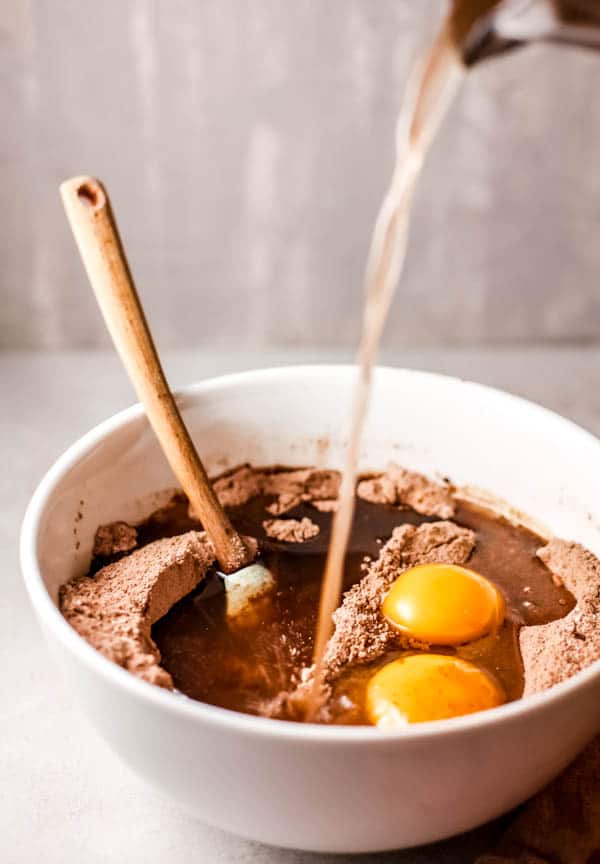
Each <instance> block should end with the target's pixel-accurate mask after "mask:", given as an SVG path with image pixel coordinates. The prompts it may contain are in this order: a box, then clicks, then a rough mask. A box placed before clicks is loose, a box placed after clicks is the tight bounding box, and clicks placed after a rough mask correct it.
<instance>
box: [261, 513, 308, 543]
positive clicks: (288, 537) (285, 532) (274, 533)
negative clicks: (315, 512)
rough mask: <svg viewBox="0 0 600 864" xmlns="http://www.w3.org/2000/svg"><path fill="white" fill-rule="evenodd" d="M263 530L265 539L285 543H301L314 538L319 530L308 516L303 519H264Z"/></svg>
mask: <svg viewBox="0 0 600 864" xmlns="http://www.w3.org/2000/svg"><path fill="white" fill-rule="evenodd" d="M263 528H264V529H265V534H266V535H267V537H271V538H272V539H273V540H284V541H285V542H286V543H303V542H304V541H305V540H310V539H311V538H312V537H316V536H317V534H318V533H319V531H320V530H321V529H320V528H319V526H318V525H315V523H314V522H313V521H312V519H309V518H308V516H304V518H303V519H265V521H264V522H263Z"/></svg>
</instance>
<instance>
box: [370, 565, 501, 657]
mask: <svg viewBox="0 0 600 864" xmlns="http://www.w3.org/2000/svg"><path fill="white" fill-rule="evenodd" d="M382 612H383V615H384V616H385V618H386V619H387V620H388V621H389V623H390V624H391V625H392V626H393V627H395V628H397V629H398V630H401V631H403V632H404V633H406V634H407V635H408V636H413V637H414V638H415V639H420V640H422V641H423V642H427V643H428V644H430V645H461V644H464V643H465V642H471V641H472V640H473V639H479V638H481V637H482V636H485V635H487V634H488V633H493V632H494V631H495V630H497V629H498V627H499V626H500V624H501V623H502V621H503V619H504V600H503V599H502V595H501V594H500V592H499V591H498V589H497V588H496V586H495V585H493V584H492V583H491V582H488V580H487V579H484V578H483V576H480V575H479V573H475V572H474V571H473V570H467V568H466V567H458V566H455V565H453V564H421V565H419V566H418V567H411V568H409V569H408V570H405V571H404V573H402V575H401V576H399V577H398V578H397V579H396V581H395V582H394V584H393V585H392V587H391V589H390V591H389V593H388V594H387V596H386V597H385V600H384V601H383V605H382Z"/></svg>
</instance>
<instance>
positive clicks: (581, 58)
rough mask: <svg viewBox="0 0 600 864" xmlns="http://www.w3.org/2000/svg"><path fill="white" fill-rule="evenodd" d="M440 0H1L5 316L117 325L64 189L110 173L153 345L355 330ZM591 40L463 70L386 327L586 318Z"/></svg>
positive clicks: (14, 338)
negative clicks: (104, 315)
mask: <svg viewBox="0 0 600 864" xmlns="http://www.w3.org/2000/svg"><path fill="white" fill-rule="evenodd" d="M442 5H443V4H442V3H441V2H436V0H418V2H416V0H162V2H161V0H154V2H152V0H103V2H102V3H97V2H92V0H0V10H1V15H0V76H1V85H2V86H1V92H0V117H1V118H2V121H1V127H2V131H1V134H0V197H1V208H0V286H1V294H2V311H1V317H0V338H1V341H2V344H3V345H4V346H6V347H31V346H43V347H62V346H95V345H101V344H105V343H106V337H105V335H104V332H103V327H102V325H101V322H100V318H99V314H98V312H97V310H96V308H95V305H94V302H93V300H92V298H91V296H90V291H89V289H88V287H87V284H86V281H85V279H84V277H83V274H82V271H81V266H80V264H79V261H78V259H77V256H76V254H75V251H74V246H73V242H72V239H71V237H70V235H69V233H68V230H67V228H66V225H65V221H64V218H63V215H62V211H61V207H60V204H59V199H58V193H57V186H58V183H59V182H60V180H61V179H64V178H65V177H68V176H70V175H73V174H77V173H82V172H89V173H94V174H97V175H98V176H100V177H101V178H103V179H104V180H105V182H106V183H107V185H108V188H109V190H110V191H111V193H112V197H113V201H114V205H115V208H116V211H117V215H118V218H119V221H120V225H121V230H122V234H123V237H124V240H125V243H126V246H127V248H128V250H129V254H130V260H131V263H132V266H133V269H134V273H135V274H136V276H137V282H138V286H139V288H140V291H141V293H142V295H143V298H144V300H145V302H146V304H147V307H148V311H149V315H150V318H151V321H152V324H153V327H154V329H155V331H156V335H157V337H158V341H159V343H160V345H161V346H163V347H167V346H174V345H177V344H182V343H183V344H185V345H188V346H196V345H198V346H200V345H201V346H210V345H214V346H216V347H224V346H226V345H228V344H234V345H235V346H236V347H240V346H244V345H245V346H251V347H253V348H255V347H262V346H269V345H277V344H281V343H284V342H285V343H288V344H299V345H306V344H317V343H319V344H323V343H328V344H331V343H333V344H338V345H342V344H343V345H346V344H349V343H351V342H352V341H353V340H354V339H355V338H356V335H357V332H358V323H359V310H360V304H361V296H362V284H361V283H362V274H363V268H364V260H365V255H366V250H367V245H368V239H369V234H370V231H371V226H372V222H373V219H374V215H375V212H376V209H377V205H378V202H379V198H380V196H381V194H382V191H383V189H384V186H385V183H386V181H387V178H388V175H389V172H390V169H391V163H392V155H393V153H392V151H393V140H392V134H393V126H394V121H395V115H396V111H397V108H398V105H399V101H400V96H401V93H402V88H403V84H404V81H405V78H406V75H407V71H408V68H409V65H410V62H411V60H412V59H413V57H414V56H415V53H416V51H417V49H418V47H419V46H420V45H421V44H422V43H423V42H424V40H425V39H426V37H427V34H428V33H429V32H430V31H431V29H432V27H433V25H434V22H435V19H436V16H437V13H438V12H439V11H440V9H441V8H442ZM599 83H600V56H598V55H593V54H591V53H590V54H588V53H584V52H581V53H577V52H575V51H572V50H568V49H567V50H560V49H556V48H548V47H541V46H540V47H535V48H531V49H528V50H527V51H523V52H521V53H518V54H514V55H513V56H512V57H510V58H506V59H503V60H501V61H495V62H491V63H489V64H488V65H485V66H483V65H482V66H481V67H479V68H478V69H476V70H475V71H474V73H473V74H472V76H471V77H470V78H469V80H467V82H466V84H465V86H464V89H463V91H462V93H461V95H460V97H459V101H458V104H457V105H456V106H455V109H454V111H453V113H452V116H451V117H450V118H449V120H448V122H447V123H446V125H445V126H444V128H443V130H442V133H441V135H440V137H439V140H438V141H437V142H436V144H435V149H434V151H433V152H432V154H431V158H430V161H429V164H428V166H427V170H426V172H425V177H424V180H423V183H422V186H421V188H420V190H419V195H418V201H417V207H416V219H415V224H414V229H413V232H412V240H411V246H410V251H409V260H408V267H407V273H406V278H405V280H404V282H403V284H402V286H401V290H400V294H399V296H398V298H397V300H396V303H395V305H394V309H393V311H392V316H391V322H390V326H389V328H388V333H387V342H388V345H390V344H395V343H400V342H402V343H410V344H426V343H432V342H446V343H448V342H449V343H454V342H460V343H464V342H466V343H469V342H482V341H504V342H508V341H515V340H532V339H535V340H592V339H596V338H598V337H599V336H600V290H599V287H598V286H599V278H600V230H599V229H600V165H599V162H600V160H599V157H598V153H599V151H600V100H598V89H599V88H598V85H599Z"/></svg>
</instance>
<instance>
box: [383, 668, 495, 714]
mask: <svg viewBox="0 0 600 864" xmlns="http://www.w3.org/2000/svg"><path fill="white" fill-rule="evenodd" d="M502 702H504V694H503V693H502V690H501V689H500V686H499V685H498V684H497V683H496V681H494V679H493V678H492V677H491V676H490V675H488V674H487V673H486V672H483V671H482V670H481V669H478V668H477V666H474V665H473V664H472V663H468V662H467V661H466V660H461V659H460V658H459V657H451V656H448V655H445V654H407V655H405V656H404V657H400V658H399V659H398V660H393V661H392V662H391V663H388V664H387V665H386V666H383V667H382V668H381V669H380V670H379V671H378V672H376V673H375V675H374V676H373V677H372V678H371V680H370V681H369V683H368V685H367V693H366V709H367V715H368V717H369V720H370V721H371V723H373V724H374V725H375V726H381V727H383V728H385V727H387V728H393V727H397V726H404V725H406V724H407V723H422V722H425V721H427V720H443V719H446V718H448V717H459V716H460V715H462V714H472V713H473V712H474V711H485V710H486V709H487V708H493V707H494V706H496V705H501V704H502Z"/></svg>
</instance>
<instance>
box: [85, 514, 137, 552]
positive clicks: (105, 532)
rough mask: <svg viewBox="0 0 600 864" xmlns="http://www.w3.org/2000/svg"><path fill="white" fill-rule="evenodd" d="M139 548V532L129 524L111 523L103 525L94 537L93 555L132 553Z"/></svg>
mask: <svg viewBox="0 0 600 864" xmlns="http://www.w3.org/2000/svg"><path fill="white" fill-rule="evenodd" d="M136 546H137V530H136V529H135V528H134V526H133V525H128V524H127V522H111V523H110V525H101V526H100V527H99V528H98V530H97V531H96V536H95V537H94V549H93V553H92V554H93V555H102V556H103V557H108V556H109V555H116V554H118V553H119V552H131V550H132V549H135V547H136Z"/></svg>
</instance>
